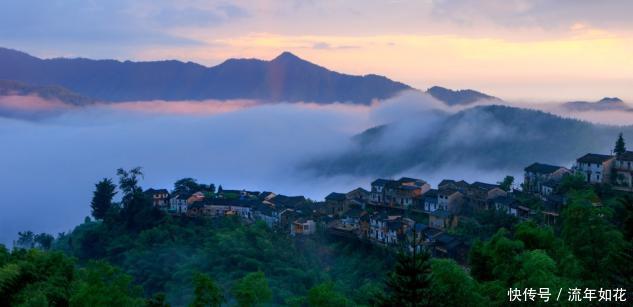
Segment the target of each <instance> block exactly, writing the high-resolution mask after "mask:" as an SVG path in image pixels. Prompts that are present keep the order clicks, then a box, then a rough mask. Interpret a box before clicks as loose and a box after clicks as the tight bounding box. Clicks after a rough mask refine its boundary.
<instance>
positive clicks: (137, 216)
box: [117, 167, 161, 231]
mask: <svg viewBox="0 0 633 307" xmlns="http://www.w3.org/2000/svg"><path fill="white" fill-rule="evenodd" d="M117 175H118V176H119V189H121V191H123V197H122V203H123V207H122V208H121V212H120V216H121V218H122V219H123V221H124V222H125V224H126V226H127V228H128V229H129V230H132V231H139V230H142V229H147V228H150V227H151V226H152V225H155V224H156V223H157V222H158V220H159V218H160V216H161V215H160V211H159V210H158V209H156V208H154V206H152V202H151V200H150V199H149V198H148V197H147V195H145V193H143V189H142V188H141V187H140V186H139V185H138V182H139V178H141V177H143V172H142V171H141V168H140V167H136V168H133V169H131V170H130V171H129V172H128V171H126V170H124V169H122V168H120V169H118V170H117Z"/></svg>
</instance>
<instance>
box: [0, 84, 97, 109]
mask: <svg viewBox="0 0 633 307" xmlns="http://www.w3.org/2000/svg"><path fill="white" fill-rule="evenodd" d="M0 96H38V97H40V98H43V99H45V100H57V101H59V102H62V103H65V104H69V105H74V106H85V105H91V104H94V103H95V102H96V101H95V100H94V99H92V98H88V97H85V96H81V95H79V94H77V93H75V92H71V91H69V90H68V89H65V88H63V87H60V86H36V85H30V84H26V83H22V82H17V81H12V80H0Z"/></svg>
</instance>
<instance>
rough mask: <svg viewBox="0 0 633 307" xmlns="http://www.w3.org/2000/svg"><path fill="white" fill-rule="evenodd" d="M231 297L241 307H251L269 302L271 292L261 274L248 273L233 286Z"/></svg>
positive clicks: (264, 277)
mask: <svg viewBox="0 0 633 307" xmlns="http://www.w3.org/2000/svg"><path fill="white" fill-rule="evenodd" d="M233 296H235V299H236V300H237V303H238V304H239V305H240V306H242V307H247V306H248V307H251V306H256V305H260V304H264V303H267V302H269V301H270V300H271V299H272V291H270V288H269V287H268V280H266V276H264V273H263V272H253V273H248V274H246V276H244V277H242V278H241V279H240V280H238V281H237V283H235V286H233Z"/></svg>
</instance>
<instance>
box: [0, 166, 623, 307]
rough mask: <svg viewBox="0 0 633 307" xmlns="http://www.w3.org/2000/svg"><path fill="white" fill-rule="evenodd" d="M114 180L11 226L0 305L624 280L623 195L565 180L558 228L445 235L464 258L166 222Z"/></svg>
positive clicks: (417, 295)
mask: <svg viewBox="0 0 633 307" xmlns="http://www.w3.org/2000/svg"><path fill="white" fill-rule="evenodd" d="M119 175H120V178H119V185H118V192H120V193H121V194H122V195H121V196H122V201H121V203H120V204H118V203H112V204H110V205H108V206H107V208H106V209H107V210H102V209H103V208H104V207H103V206H101V205H96V204H99V203H100V204H108V201H109V199H110V200H111V196H110V198H109V199H108V197H105V198H104V197H103V196H104V195H107V194H109V195H113V193H114V192H115V190H114V188H115V186H113V185H111V186H109V184H111V183H108V181H107V180H105V181H102V182H100V183H99V184H98V185H97V186H99V185H101V188H98V189H97V190H96V191H95V199H94V200H93V214H95V215H96V216H97V217H99V218H98V219H97V220H92V219H90V218H87V219H86V221H85V222H84V223H83V224H81V225H79V226H78V227H76V228H75V229H74V230H73V231H72V232H71V233H66V234H64V233H62V234H59V235H58V236H57V237H56V238H53V237H52V236H51V235H46V234H39V235H35V234H33V233H31V232H22V233H20V236H19V239H18V240H17V242H16V247H15V248H14V249H13V250H12V251H9V250H8V249H7V248H6V247H0V305H3V306H6V305H10V306H46V305H47V304H48V305H56V306H65V305H71V306H112V305H124V306H144V305H145V306H165V305H166V304H171V305H173V306H184V305H191V306H220V305H226V306H232V305H239V306H256V305H290V306H374V305H382V306H396V305H397V306H424V305H430V306H459V305H468V306H504V305H507V302H508V299H509V298H508V294H507V293H508V289H511V288H518V289H525V288H535V289H539V288H545V287H546V288H548V289H550V291H551V292H552V293H554V294H555V293H557V292H558V290H559V289H562V291H564V292H563V297H562V298H561V299H560V301H558V302H557V301H554V298H553V297H552V298H551V299H552V303H553V304H554V305H559V304H560V305H565V304H566V303H567V301H568V297H567V290H568V289H571V288H580V289H585V288H591V289H600V288H606V289H620V288H623V289H631V286H633V280H632V277H633V272H632V271H631V268H633V266H632V265H631V263H633V262H632V259H631V255H632V251H633V250H632V244H633V199H632V198H631V197H630V196H624V194H619V193H617V192H615V191H612V190H611V189H610V188H609V187H608V186H602V187H596V188H593V187H590V186H587V185H585V184H584V183H583V182H582V180H580V181H578V180H574V177H570V178H569V179H567V180H566V181H565V182H563V185H562V187H563V189H564V191H566V193H567V197H568V199H569V201H568V203H567V205H566V208H565V209H564V210H563V215H562V223H561V224H560V225H557V226H555V227H546V226H542V225H541V224H540V221H538V220H527V221H525V222H522V223H519V224H513V225H510V226H508V228H501V229H499V230H498V231H496V233H494V235H492V236H489V235H484V236H483V237H482V236H476V235H470V234H468V232H467V231H464V230H463V229H461V230H458V232H461V233H462V235H465V236H470V238H471V239H472V240H474V241H473V242H474V243H473V246H472V249H471V251H470V256H469V261H468V263H467V265H466V267H463V266H460V265H458V264H457V263H456V262H454V261H452V260H448V259H431V258H429V254H428V253H426V252H424V251H419V252H415V253H411V251H413V250H416V249H409V251H410V252H405V251H406V250H407V249H406V248H404V249H402V250H401V251H400V252H399V253H396V252H395V251H393V250H385V249H382V248H379V247H371V246H369V245H365V244H363V243H359V242H355V241H349V242H348V241H345V240H342V239H334V238H330V237H328V236H327V235H325V234H322V233H318V234H317V235H316V236H313V237H297V238H293V237H290V236H289V235H287V234H286V232H284V231H278V230H275V229H271V228H269V227H268V226H266V225H265V224H263V223H261V222H256V223H252V222H248V221H245V220H241V219H239V218H238V217H221V218H190V217H186V216H181V217H172V216H170V215H167V214H166V213H164V212H161V211H159V210H157V209H156V208H154V207H153V206H152V204H151V201H150V200H149V199H148V198H147V197H146V196H145V194H144V193H143V192H142V189H141V188H140V186H139V183H138V180H139V178H140V176H139V175H141V174H140V172H138V169H137V170H132V171H131V172H126V171H123V170H120V171H119ZM104 187H105V188H104ZM109 187H111V188H112V189H110V188H109ZM103 191H106V193H105V194H104V193H102V192H103ZM98 208H100V209H98ZM478 238H483V240H481V241H480V240H479V239H478ZM412 242H413V243H412ZM406 246H416V245H415V237H414V238H413V240H412V241H409V242H408V243H407V244H406V245H404V246H403V247H406ZM614 292H615V291H614ZM629 299H630V297H629Z"/></svg>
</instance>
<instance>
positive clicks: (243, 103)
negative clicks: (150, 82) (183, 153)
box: [107, 100, 257, 116]
mask: <svg viewBox="0 0 633 307" xmlns="http://www.w3.org/2000/svg"><path fill="white" fill-rule="evenodd" d="M255 105H257V102H256V101H253V100H226V101H221V100H203V101H189V100H186V101H164V100H152V101H130V102H121V103H116V104H109V105H107V106H108V107H111V108H113V109H118V110H127V111H134V112H142V113H158V114H178V115H201V116H202V115H213V114H220V113H227V112H233V111H237V110H241V109H244V108H249V107H253V106H255Z"/></svg>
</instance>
